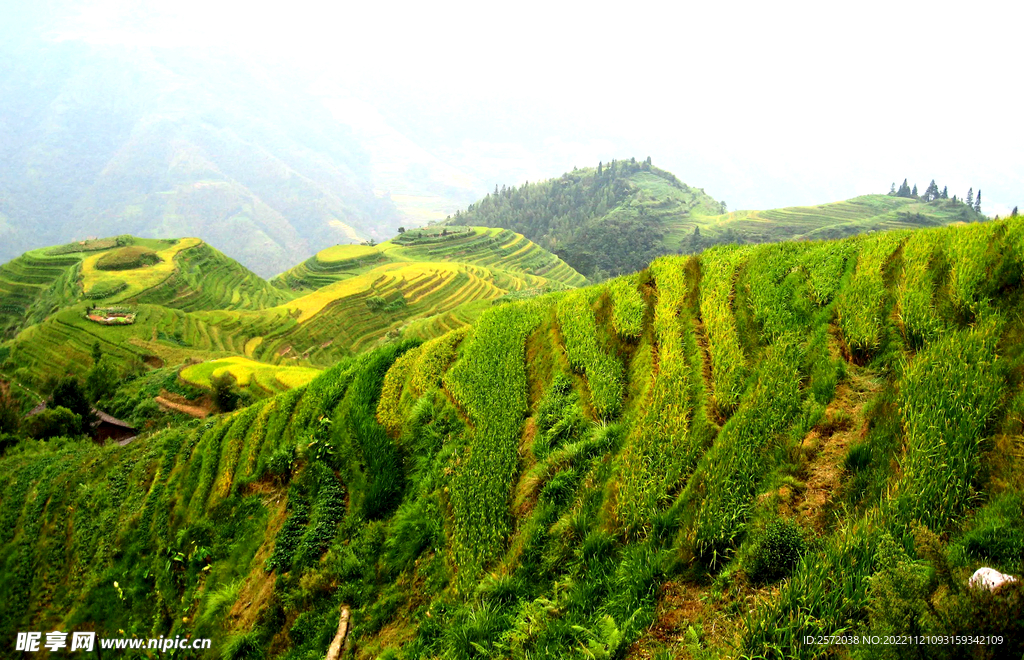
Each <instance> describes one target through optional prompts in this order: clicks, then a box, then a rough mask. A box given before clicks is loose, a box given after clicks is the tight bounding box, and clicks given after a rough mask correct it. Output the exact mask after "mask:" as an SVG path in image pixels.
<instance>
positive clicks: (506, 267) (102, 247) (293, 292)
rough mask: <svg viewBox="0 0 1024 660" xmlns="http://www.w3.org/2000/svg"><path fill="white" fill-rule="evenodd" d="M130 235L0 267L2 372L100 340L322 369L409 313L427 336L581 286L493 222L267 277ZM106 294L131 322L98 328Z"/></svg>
mask: <svg viewBox="0 0 1024 660" xmlns="http://www.w3.org/2000/svg"><path fill="white" fill-rule="evenodd" d="M441 231H445V230H440V229H439V230H438V232H441ZM122 242H126V241H122ZM130 243H131V245H130V246H119V245H117V244H116V243H114V242H113V241H112V240H107V241H105V242H104V241H95V242H93V243H91V244H89V245H88V246H87V247H89V248H91V249H89V250H88V251H85V250H82V251H79V252H74V251H73V250H74V249H75V247H76V245H75V244H72V245H70V246H62V247H60V248H53V249H50V250H41V251H36V252H33V253H29V254H26V255H23V256H22V257H20V258H19V259H17V260H15V261H13V262H11V263H10V264H6V265H5V266H4V267H3V270H0V286H3V287H6V288H5V294H4V295H5V297H4V298H3V300H4V303H5V307H4V309H5V310H7V311H6V312H5V313H6V316H5V317H4V318H5V320H6V322H7V324H8V326H9V334H10V335H17V336H16V337H15V338H13V339H12V340H11V341H9V342H8V343H7V344H6V345H5V346H4V347H3V348H2V349H0V350H3V351H5V354H4V356H3V357H4V360H6V361H7V362H6V363H5V369H6V370H7V371H8V372H13V371H17V370H21V374H22V376H21V378H22V379H23V380H30V381H32V380H34V381H35V382H37V383H39V382H41V381H42V380H43V379H44V378H45V377H46V376H47V375H48V374H49V375H52V374H63V373H65V372H68V371H70V372H73V373H80V374H84V372H85V370H86V369H87V368H88V365H90V364H91V360H90V358H89V356H90V353H91V351H92V347H93V346H94V345H96V344H98V345H99V346H100V349H101V350H102V352H103V353H105V354H108V355H111V356H113V357H115V358H116V359H117V360H118V361H120V362H122V363H131V362H145V363H147V364H150V365H152V366H162V365H177V364H181V363H182V362H183V361H184V360H186V359H202V360H210V359H224V358H229V357H245V358H248V359H250V360H256V361H259V362H263V363H266V364H271V365H279V366H288V367H324V366H329V365H331V364H333V363H334V362H336V361H337V360H338V359H340V358H341V357H344V356H347V355H353V354H356V353H359V352H361V351H363V350H365V349H366V348H368V347H370V346H372V345H374V344H375V343H377V342H379V341H380V340H382V339H384V338H386V337H387V336H388V335H389V334H390V335H391V336H395V335H397V334H399V333H400V332H402V331H403V330H405V329H407V327H408V326H409V325H410V324H411V323H416V322H418V321H421V320H422V322H419V323H416V325H415V327H413V328H412V331H413V332H414V334H415V335H416V336H419V337H423V338H429V337H432V336H436V335H438V334H443V333H444V332H447V331H448V330H450V329H452V328H456V327H460V326H464V325H466V324H467V323H469V322H471V321H472V320H473V319H475V318H476V317H478V316H479V314H480V313H482V311H483V310H484V309H486V308H487V306H489V305H490V303H491V301H493V300H496V299H498V298H501V297H502V296H505V295H508V294H510V293H515V292H519V293H520V295H526V293H524V292H540V291H544V290H553V289H562V288H570V287H574V286H578V285H580V284H582V283H584V282H585V280H584V278H583V277H582V276H580V275H579V274H578V273H576V272H575V271H573V270H572V269H571V268H569V267H568V266H566V264H565V263H564V262H562V261H561V260H559V259H558V258H557V257H555V256H554V255H551V254H550V253H548V252H546V251H544V250H542V249H540V248H539V247H537V246H536V245H534V244H533V243H531V242H530V241H527V240H526V239H524V238H523V237H522V236H520V235H518V234H514V233H512V232H509V231H506V230H500V229H473V228H463V229H461V230H460V231H459V232H458V233H457V234H453V235H452V236H451V238H449V237H448V236H447V233H446V235H445V236H443V237H442V236H439V235H432V234H431V232H430V231H429V230H416V231H413V232H408V233H407V235H405V236H400V237H399V238H398V239H396V240H395V241H391V242H387V243H383V244H381V245H378V246H373V247H370V246H358V245H353V246H335V247H333V248H329V249H327V250H324V251H323V252H321V253H320V254H319V255H317V256H316V257H313V258H312V259H310V260H309V261H307V262H305V263H304V264H301V265H300V266H298V267H296V268H295V269H293V270H292V271H289V272H288V273H285V274H284V275H282V276H281V277H279V278H278V279H277V280H275V282H274V285H271V284H270V283H268V282H266V281H264V280H262V279H260V278H259V277H257V276H256V275H254V274H253V273H251V272H249V271H248V270H246V269H245V268H243V267H241V266H240V265H239V264H237V263H236V262H234V261H233V260H231V259H229V258H227V257H225V256H224V255H223V254H221V253H220V252H218V251H217V250H214V249H213V248H211V247H210V246H208V245H206V244H204V243H202V242H201V241H199V240H198V239H181V240H178V241H145V240H142V239H131V241H130ZM80 247H83V248H84V247H86V246H84V245H82V246H80ZM55 252H56V253H58V254H57V255H54V254H53V253H55ZM139 255H143V261H145V263H138V262H139ZM104 263H106V264H107V267H102V266H103V264H104ZM111 264H113V266H112V267H111ZM288 283H291V284H292V286H288ZM7 292H9V294H8V293H7ZM8 295H9V297H8ZM111 304H113V305H121V306H124V305H128V306H130V308H131V309H132V310H133V311H134V313H135V317H134V322H133V323H132V324H131V325H130V326H128V325H124V326H118V327H104V326H101V325H98V324H96V323H95V322H92V321H90V320H89V319H88V318H87V316H88V314H87V312H88V310H89V309H90V308H91V307H92V306H94V305H103V306H108V305H111ZM25 326H28V327H25ZM23 327H24V330H22V328H23ZM19 331H20V332H19ZM270 391H276V388H271V389H270Z"/></svg>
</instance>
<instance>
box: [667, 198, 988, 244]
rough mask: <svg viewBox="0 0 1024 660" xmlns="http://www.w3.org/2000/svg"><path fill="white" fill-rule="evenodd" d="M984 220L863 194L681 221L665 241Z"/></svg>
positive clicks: (803, 235) (814, 234)
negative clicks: (730, 234) (696, 234)
mask: <svg viewBox="0 0 1024 660" xmlns="http://www.w3.org/2000/svg"><path fill="white" fill-rule="evenodd" d="M981 219H982V217H981V216H980V215H978V214H976V213H974V211H972V210H970V209H968V208H967V206H966V205H964V204H960V203H956V202H953V201H951V200H941V201H936V202H932V203H930V204H926V203H924V202H921V201H920V200H916V199H908V198H904V197H890V196H889V195H862V196H860V197H854V198H853V199H849V200H846V201H843V202H835V203H831V204H820V205H818V206H794V207H789V208H782V209H771V210H767V211H733V212H731V213H726V214H723V215H704V216H702V215H699V214H697V213H695V214H694V215H693V216H692V217H679V218H675V219H673V220H671V221H669V222H668V223H667V224H666V228H667V229H668V232H667V234H666V238H665V243H666V245H667V246H670V247H676V246H678V245H679V244H680V243H682V242H683V241H685V240H686V239H688V238H689V237H690V236H691V235H692V234H693V231H694V227H695V226H696V227H700V231H701V235H702V236H703V237H704V238H705V239H712V240H714V239H717V238H719V237H720V236H721V235H722V234H723V233H725V232H726V231H729V230H731V231H732V232H733V234H734V237H735V240H736V241H738V242H745V243H751V242H753V243H764V242H775V241H780V240H811V239H833V238H844V237H846V236H853V235H855V234H862V233H867V232H871V231H888V230H893V229H911V228H919V227H934V226H940V225H946V224H950V223H953V222H959V221H963V222H977V221H978V220H981Z"/></svg>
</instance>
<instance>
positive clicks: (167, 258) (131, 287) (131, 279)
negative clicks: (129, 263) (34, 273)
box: [82, 238, 202, 302]
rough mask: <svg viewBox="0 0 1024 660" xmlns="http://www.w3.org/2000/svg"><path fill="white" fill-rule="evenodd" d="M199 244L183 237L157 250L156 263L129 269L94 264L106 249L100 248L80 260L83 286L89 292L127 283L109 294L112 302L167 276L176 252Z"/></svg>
mask: <svg viewBox="0 0 1024 660" xmlns="http://www.w3.org/2000/svg"><path fill="white" fill-rule="evenodd" d="M198 245H202V241H201V240H199V239H198V238H183V239H181V240H179V241H178V242H177V243H175V244H174V245H170V246H167V247H166V248H164V249H162V250H160V251H159V252H157V256H158V257H159V258H160V261H159V262H158V263H156V264H153V265H152V266H146V267H144V268H137V269H135V270H130V271H109V270H99V269H98V268H96V263H97V262H98V261H99V260H100V259H101V258H103V256H104V255H105V254H107V253H106V252H100V253H98V254H94V255H91V256H89V257H86V258H85V259H84V260H83V261H82V288H83V290H84V291H85V293H86V294H87V295H88V293H89V292H90V291H92V290H93V289H95V288H97V287H101V286H104V285H107V286H110V285H111V284H112V283H114V282H125V283H127V284H128V287H127V288H126V289H124V290H123V291H122V292H121V293H119V294H117V295H116V296H114V297H112V298H111V299H110V301H111V302H117V301H120V300H125V299H127V298H130V297H132V296H136V295H139V294H140V293H142V292H144V291H146V290H148V289H152V288H153V287H155V286H157V285H158V284H160V283H162V282H163V281H164V280H166V279H167V278H168V277H170V275H171V274H172V273H173V272H174V269H175V263H174V258H175V257H176V256H177V255H178V253H179V252H181V251H182V250H187V249H189V248H194V247H196V246H198Z"/></svg>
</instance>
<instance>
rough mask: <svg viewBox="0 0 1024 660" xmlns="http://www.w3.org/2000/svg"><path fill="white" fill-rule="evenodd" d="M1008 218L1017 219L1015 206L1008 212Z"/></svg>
mask: <svg viewBox="0 0 1024 660" xmlns="http://www.w3.org/2000/svg"><path fill="white" fill-rule="evenodd" d="M1010 217H1011V218H1016V217H1017V207H1016V206H1014V207H1013V210H1012V211H1010Z"/></svg>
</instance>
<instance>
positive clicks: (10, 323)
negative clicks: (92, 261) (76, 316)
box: [0, 249, 81, 337]
mask: <svg viewBox="0 0 1024 660" xmlns="http://www.w3.org/2000/svg"><path fill="white" fill-rule="evenodd" d="M80 261H81V257H80V256H78V255H59V256H49V255H47V254H46V250H45V249H42V250H33V251H31V252H26V253H25V254H23V255H21V256H20V257H18V258H17V259H14V260H12V261H9V262H7V263H5V264H3V265H2V266H0V337H5V336H10V335H12V334H13V333H15V332H16V331H17V330H18V329H20V327H21V326H22V325H23V324H25V323H26V322H32V321H31V320H30V318H32V319H33V320H38V319H37V318H35V317H38V316H40V315H45V314H46V313H48V312H49V311H50V309H51V304H47V303H52V304H59V303H60V302H61V301H62V300H64V299H65V298H70V299H73V296H74V295H75V292H74V288H75V287H74V278H73V277H71V278H70V281H69V282H64V281H63V280H65V279H67V278H68V275H69V273H71V271H72V270H75V267H76V266H77V265H78V263H79V262H80ZM59 280H60V282H58V281H59ZM51 289H52V291H51ZM48 294H49V295H48Z"/></svg>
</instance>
